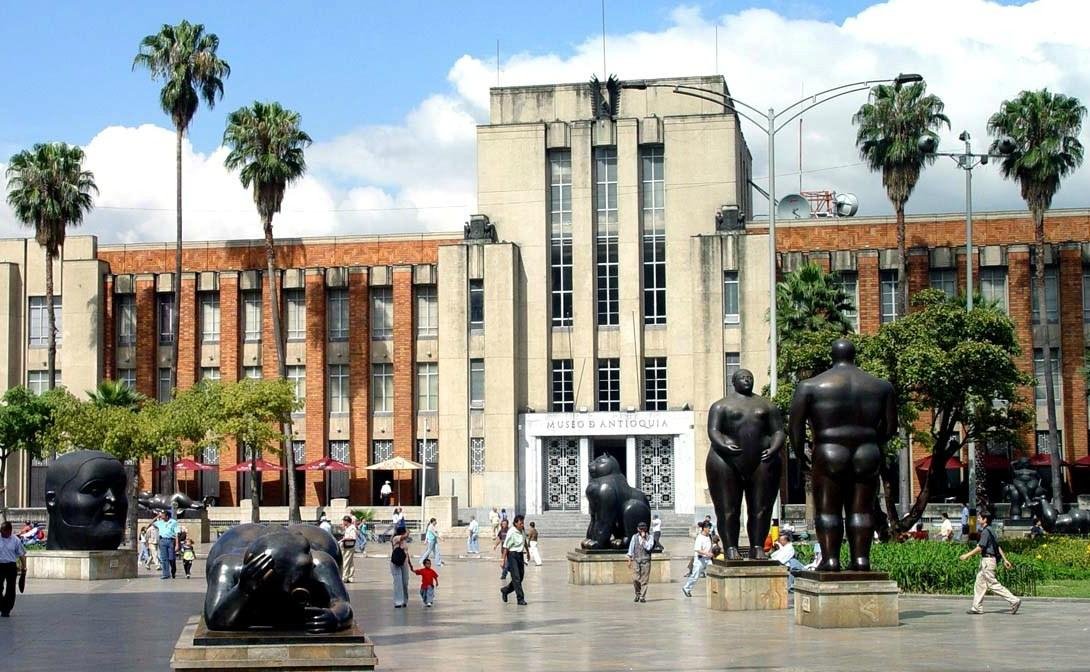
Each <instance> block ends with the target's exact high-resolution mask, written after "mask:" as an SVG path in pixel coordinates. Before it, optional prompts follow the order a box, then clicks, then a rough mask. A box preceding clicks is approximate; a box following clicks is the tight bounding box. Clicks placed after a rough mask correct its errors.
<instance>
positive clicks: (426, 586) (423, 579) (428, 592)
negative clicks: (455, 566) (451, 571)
mask: <svg viewBox="0 0 1090 672" xmlns="http://www.w3.org/2000/svg"><path fill="white" fill-rule="evenodd" d="M409 568H410V569H412V564H411V563H410V565H409ZM413 574H416V575H417V576H419V577H420V599H421V600H423V601H424V606H425V607H430V606H431V605H432V603H434V602H435V589H436V588H438V587H439V574H438V573H437V572H436V571H435V570H434V569H432V568H431V558H427V559H425V560H424V568H423V569H413Z"/></svg>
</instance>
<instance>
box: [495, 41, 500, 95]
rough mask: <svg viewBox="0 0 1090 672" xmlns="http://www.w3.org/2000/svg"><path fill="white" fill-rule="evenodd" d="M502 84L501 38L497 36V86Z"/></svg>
mask: <svg viewBox="0 0 1090 672" xmlns="http://www.w3.org/2000/svg"><path fill="white" fill-rule="evenodd" d="M499 85H500V40H499V38H496V86H499Z"/></svg>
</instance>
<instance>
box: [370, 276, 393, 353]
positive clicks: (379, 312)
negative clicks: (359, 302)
mask: <svg viewBox="0 0 1090 672" xmlns="http://www.w3.org/2000/svg"><path fill="white" fill-rule="evenodd" d="M368 303H370V308H371V339H372V340H375V341H384V340H389V339H392V338H393V337H394V292H393V288H392V287H372V288H371V296H370V300H369V302H368Z"/></svg>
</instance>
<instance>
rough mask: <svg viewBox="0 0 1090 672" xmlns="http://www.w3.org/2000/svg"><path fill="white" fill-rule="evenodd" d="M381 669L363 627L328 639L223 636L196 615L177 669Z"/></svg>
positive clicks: (175, 659)
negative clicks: (364, 634) (206, 625)
mask: <svg viewBox="0 0 1090 672" xmlns="http://www.w3.org/2000/svg"><path fill="white" fill-rule="evenodd" d="M376 665H378V659H377V658H375V648H374V644H373V643H372V642H371V641H370V640H369V639H367V638H366V637H364V636H363V632H362V631H360V629H359V626H358V625H355V624H353V625H352V627H351V628H349V629H348V630H344V631H342V632H332V633H329V634H323V635H308V634H305V633H297V632H277V631H272V630H258V631H239V632H219V631H212V630H209V629H208V628H206V627H205V625H204V619H203V618H202V617H200V616H193V617H192V618H190V619H189V622H188V623H186V626H185V628H183V629H182V634H181V636H180V637H178V642H177V643H176V644H175V645H174V654H173V655H172V656H171V657H170V669H172V670H202V672H226V671H227V670H232V671H236V672H237V670H291V671H292V672H304V671H307V672H310V671H315V672H316V671H317V670H323V671H326V670H328V671H334V670H335V671H337V672H347V671H355V670H373V669H375V666H376Z"/></svg>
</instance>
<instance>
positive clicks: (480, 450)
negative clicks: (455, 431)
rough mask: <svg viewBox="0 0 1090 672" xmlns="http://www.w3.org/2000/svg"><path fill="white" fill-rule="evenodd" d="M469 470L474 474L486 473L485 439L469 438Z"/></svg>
mask: <svg viewBox="0 0 1090 672" xmlns="http://www.w3.org/2000/svg"><path fill="white" fill-rule="evenodd" d="M469 470H470V471H471V472H472V473H474V474H483V473H484V439H480V438H473V439H470V440H469Z"/></svg>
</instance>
